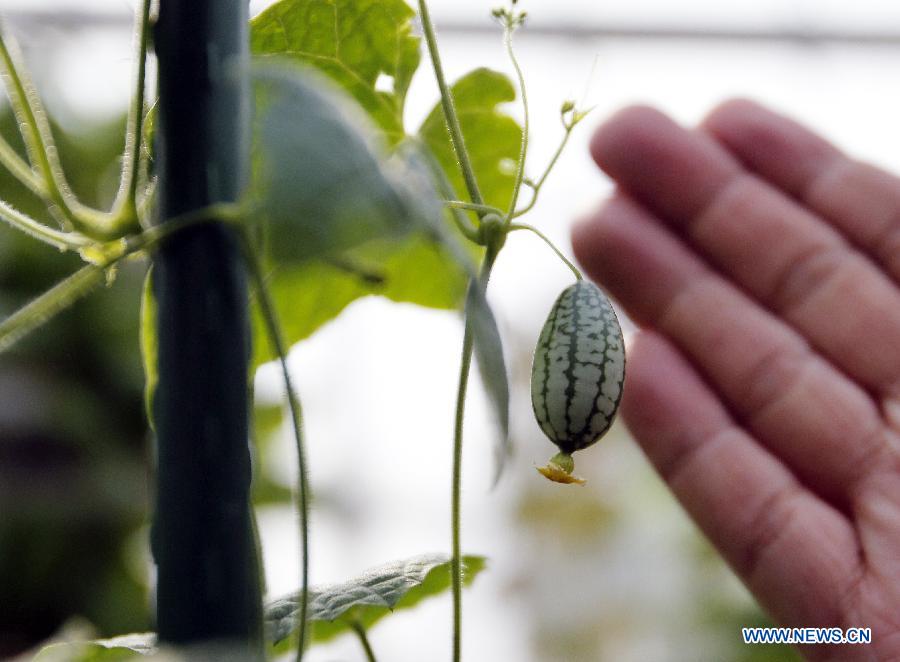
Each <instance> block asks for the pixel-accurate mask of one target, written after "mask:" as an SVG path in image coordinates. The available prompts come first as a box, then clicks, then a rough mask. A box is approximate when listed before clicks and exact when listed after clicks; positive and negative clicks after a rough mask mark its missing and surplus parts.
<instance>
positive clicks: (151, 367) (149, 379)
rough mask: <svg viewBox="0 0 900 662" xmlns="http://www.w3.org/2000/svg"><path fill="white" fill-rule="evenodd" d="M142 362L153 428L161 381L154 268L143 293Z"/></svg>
mask: <svg viewBox="0 0 900 662" xmlns="http://www.w3.org/2000/svg"><path fill="white" fill-rule="evenodd" d="M140 340H141V361H142V362H143V365H144V408H145V409H146V413H147V421H149V423H150V427H151V428H153V393H154V392H155V391H156V383H157V382H158V381H159V375H158V373H157V358H158V356H157V352H158V349H159V348H158V344H157V342H158V339H157V337H156V297H154V296H153V267H152V266H151V267H150V268H149V269H147V275H146V276H145V277H144V289H143V291H142V292H141V330H140Z"/></svg>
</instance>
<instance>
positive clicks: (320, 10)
mask: <svg viewBox="0 0 900 662" xmlns="http://www.w3.org/2000/svg"><path fill="white" fill-rule="evenodd" d="M413 16H414V12H413V10H412V9H410V7H409V6H408V5H407V4H406V3H405V2H404V1H403V0H281V1H280V2H276V3H275V4H273V5H271V6H270V7H268V8H267V9H266V10H265V11H263V12H262V13H260V14H259V15H258V16H256V17H255V18H254V19H253V20H252V21H251V22H250V47H251V50H252V52H253V54H254V55H258V56H259V55H280V56H286V57H290V58H293V59H296V60H300V61H301V62H304V63H306V64H308V65H311V66H314V67H316V68H317V69H318V70H319V71H321V72H322V73H324V74H325V75H327V76H328V77H329V78H331V79H332V80H333V81H334V82H336V83H337V84H338V85H339V86H340V87H342V88H343V89H344V90H346V91H347V92H348V93H349V94H350V95H351V96H353V98H354V99H356V101H357V103H359V105H360V106H362V107H363V108H364V109H365V110H366V112H368V114H369V115H370V116H371V118H372V120H373V121H374V122H375V123H376V124H377V125H378V126H379V127H380V128H381V129H382V130H383V131H384V132H385V134H386V136H387V140H388V141H389V142H390V143H395V142H397V141H399V140H400V139H401V138H403V136H404V135H405V132H404V130H403V104H404V101H405V99H406V91H407V89H408V88H409V83H410V80H412V76H413V73H414V72H415V70H416V68H417V67H418V66H419V57H420V54H419V41H420V40H419V38H418V37H415V36H413V34H412V30H411V27H412V26H411V22H410V21H411V19H412V17H413ZM383 76H387V77H390V79H391V82H392V90H390V91H385V90H376V84H378V86H379V87H385V86H384V85H381V84H379V77H383ZM382 82H386V81H384V80H383V81H382ZM388 87H390V86H388Z"/></svg>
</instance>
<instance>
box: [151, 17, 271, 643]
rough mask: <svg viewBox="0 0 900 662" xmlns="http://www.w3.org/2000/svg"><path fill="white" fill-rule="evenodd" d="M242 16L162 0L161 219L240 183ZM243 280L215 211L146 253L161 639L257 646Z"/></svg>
mask: <svg viewBox="0 0 900 662" xmlns="http://www.w3.org/2000/svg"><path fill="white" fill-rule="evenodd" d="M247 20H248V17H247V2H246V0H161V2H160V9H159V20H158V22H157V25H156V28H155V35H154V44H155V47H156V52H157V55H158V59H159V124H158V134H157V137H156V140H157V154H158V160H157V167H158V172H159V177H160V181H159V194H160V197H159V218H160V219H166V218H172V217H175V216H178V215H183V214H185V213H188V212H191V211H194V210H197V209H200V208H203V207H208V206H210V205H212V204H216V203H227V202H233V201H235V200H237V199H238V197H239V196H240V194H241V192H242V190H243V188H244V186H245V184H246V180H247V176H248V173H247V171H248V167H249V164H248V158H249V125H248V122H249V105H248V104H249V101H250V96H249V83H248V80H247V75H248V57H249V56H248V41H247ZM246 280H247V278H246V274H245V270H244V266H243V261H242V256H241V249H240V242H239V237H238V236H237V235H236V230H235V229H233V228H229V227H226V225H225V224H222V223H211V224H204V225H198V226H197V227H192V228H189V229H186V230H184V231H182V232H179V233H178V236H177V237H176V238H174V239H173V240H172V241H168V242H166V243H165V245H164V246H162V248H161V249H160V250H159V252H158V254H157V257H156V259H155V263H154V276H153V286H154V287H153V292H154V295H155V297H156V300H157V320H158V326H157V334H158V374H159V381H158V384H157V389H156V393H155V397H154V404H153V412H152V415H153V419H154V423H155V429H156V436H157V462H158V467H157V487H156V495H155V514H154V522H153V531H152V543H153V554H154V558H155V561H156V564H157V566H158V586H157V621H158V622H157V628H158V632H159V636H160V640H161V641H162V642H166V643H174V644H187V643H198V642H209V641H214V640H215V641H227V642H229V643H233V644H236V645H238V646H241V647H244V646H246V647H247V648H248V653H249V654H248V655H247V656H246V657H247V658H248V659H260V658H261V657H262V651H261V643H260V640H261V595H260V593H261V589H260V570H259V559H258V552H257V549H256V545H255V539H254V534H253V526H252V515H251V509H250V501H249V495H250V451H249V446H248V438H249V420H248V419H249V398H248V396H249V388H248V367H247V366H248V359H249V350H250V332H249V324H248V318H247V305H248V304H247V283H246Z"/></svg>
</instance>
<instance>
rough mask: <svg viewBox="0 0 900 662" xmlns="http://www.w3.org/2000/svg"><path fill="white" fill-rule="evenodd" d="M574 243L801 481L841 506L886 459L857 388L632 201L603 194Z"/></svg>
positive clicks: (586, 262)
mask: <svg viewBox="0 0 900 662" xmlns="http://www.w3.org/2000/svg"><path fill="white" fill-rule="evenodd" d="M573 246H574V249H575V255H576V257H577V258H578V259H579V261H580V262H581V263H582V265H583V266H584V268H585V269H586V271H587V272H588V273H589V274H590V275H591V276H592V277H593V278H595V279H597V280H598V281H600V282H601V283H603V284H604V286H606V287H607V289H608V290H609V291H610V293H611V294H612V295H613V296H614V297H615V298H616V299H618V300H619V301H620V302H621V303H622V305H623V306H624V307H625V309H626V311H627V312H628V313H629V315H631V316H632V318H633V319H635V320H637V321H638V322H639V323H643V324H647V325H650V326H652V327H654V328H656V329H658V330H659V331H661V332H662V333H664V334H666V335H667V336H669V337H670V338H671V339H672V340H673V341H674V343H675V344H676V345H677V346H678V347H679V348H680V349H681V350H682V351H683V352H684V353H685V354H686V355H687V356H688V358H689V359H690V360H691V361H692V362H693V363H694V364H695V365H696V366H697V368H698V369H699V370H700V371H701V372H702V373H703V374H704V375H705V376H706V377H707V378H708V379H709V381H710V383H711V385H712V386H713V387H714V388H715V389H716V390H718V391H719V392H721V394H722V398H723V400H724V401H725V403H726V404H727V405H728V407H729V408H730V409H731V410H732V411H733V412H734V414H735V415H736V416H737V417H738V419H739V420H740V421H741V422H742V424H744V425H745V427H747V428H748V429H749V430H751V431H752V432H753V433H754V434H755V435H756V436H757V437H758V438H759V439H760V440H761V441H762V442H763V443H764V444H766V445H767V446H768V447H769V448H770V449H771V450H772V452H773V453H774V454H775V455H777V456H778V457H779V458H781V459H782V460H783V461H784V462H785V463H787V465H788V466H789V467H791V469H792V470H793V471H794V472H795V473H796V474H798V475H799V476H800V477H801V478H802V479H803V480H804V482H806V483H807V484H809V485H810V486H811V488H812V489H814V490H816V491H817V492H819V493H820V494H822V495H823V496H825V497H826V498H828V499H829V500H831V501H833V502H835V503H837V504H839V505H840V506H841V507H844V506H845V505H846V506H849V505H851V504H850V502H851V501H852V500H853V498H854V495H855V493H856V489H857V487H858V485H859V484H860V482H861V481H863V480H864V479H866V478H868V477H869V476H870V475H873V474H874V473H876V472H878V471H881V470H887V469H889V468H890V469H894V468H896V467H897V461H896V455H895V451H894V449H893V448H892V446H891V444H892V442H893V439H892V438H891V437H890V436H889V433H888V431H887V430H886V429H885V428H884V426H883V425H882V421H881V418H880V415H879V412H878V410H877V408H876V407H875V405H874V403H873V402H872V401H871V399H870V398H869V397H868V395H867V394H866V393H865V392H864V391H862V390H861V389H860V388H859V387H858V386H857V385H856V384H854V383H853V382H852V381H850V380H849V379H847V378H846V377H845V376H844V375H842V374H841V373H840V372H838V371H837V370H835V368H834V367H833V366H832V365H831V364H829V363H828V362H827V361H825V360H823V359H822V358H821V357H820V356H818V355H817V354H816V353H815V352H813V351H811V350H810V348H809V346H808V345H807V344H806V343H805V342H804V340H803V339H802V337H800V336H799V335H798V334H797V333H796V332H795V331H793V330H792V329H791V328H790V327H788V326H787V325H785V324H783V323H782V322H781V321H779V320H777V319H776V318H774V317H773V316H772V315H771V314H769V313H768V312H766V311H765V310H763V309H762V308H760V307H759V306H758V305H757V304H756V303H754V302H753V301H752V300H750V299H749V298H748V297H747V296H746V295H745V294H743V293H742V292H741V291H740V290H738V289H737V288H735V287H734V286H733V285H732V284H731V283H729V282H728V281H726V280H724V279H722V278H721V277H719V276H718V275H717V274H715V273H714V272H712V271H711V270H710V269H709V268H708V267H707V266H706V265H705V264H704V263H703V262H701V261H700V260H699V259H698V258H697V256H696V255H695V254H693V253H691V252H690V251H689V250H688V249H687V247H686V246H685V245H684V244H683V243H681V242H680V241H679V240H678V239H677V238H676V237H675V236H673V235H672V234H671V233H670V232H669V231H668V230H666V229H665V228H664V227H663V226H662V225H661V224H660V223H659V222H657V221H655V220H653V219H652V218H651V217H650V215H649V213H648V212H647V211H646V210H644V209H642V208H641V207H640V206H638V205H637V204H636V203H634V202H632V201H630V200H628V199H627V198H624V197H621V196H619V197H616V198H613V200H611V201H610V202H609V203H607V204H606V205H605V206H604V207H603V208H602V209H601V211H600V212H599V213H597V214H596V215H595V216H594V217H592V218H591V219H590V220H589V221H588V222H586V223H583V224H581V225H579V226H576V228H575V231H574V237H573Z"/></svg>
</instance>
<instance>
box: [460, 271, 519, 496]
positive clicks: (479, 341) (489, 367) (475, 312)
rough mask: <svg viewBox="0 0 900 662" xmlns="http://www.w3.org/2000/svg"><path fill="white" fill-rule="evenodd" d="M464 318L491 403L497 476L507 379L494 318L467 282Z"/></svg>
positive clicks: (505, 438) (504, 438) (504, 451)
mask: <svg viewBox="0 0 900 662" xmlns="http://www.w3.org/2000/svg"><path fill="white" fill-rule="evenodd" d="M466 318H467V319H468V320H469V325H470V328H471V329H472V340H473V343H474V345H475V358H476V359H477V361H478V368H479V371H480V372H481V379H482V382H484V388H485V390H486V391H487V394H488V398H489V399H490V401H491V404H492V405H493V407H494V414H495V416H496V419H497V426H498V428H499V430H498V434H497V439H496V445H495V447H494V457H495V462H496V469H495V474H494V480H495V481H496V480H498V479H499V478H500V474H501V473H502V471H503V466H504V464H505V463H506V459H507V458H508V457H509V380H508V378H507V375H506V362H505V361H504V359H503V342H502V341H501V340H500V331H499V330H498V329H497V320H496V319H494V313H493V312H492V311H491V307H490V306H489V305H488V302H487V299H486V298H485V296H484V292H482V290H481V288H480V287H476V286H474V285H473V286H470V287H469V293H468V295H467V296H466Z"/></svg>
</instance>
